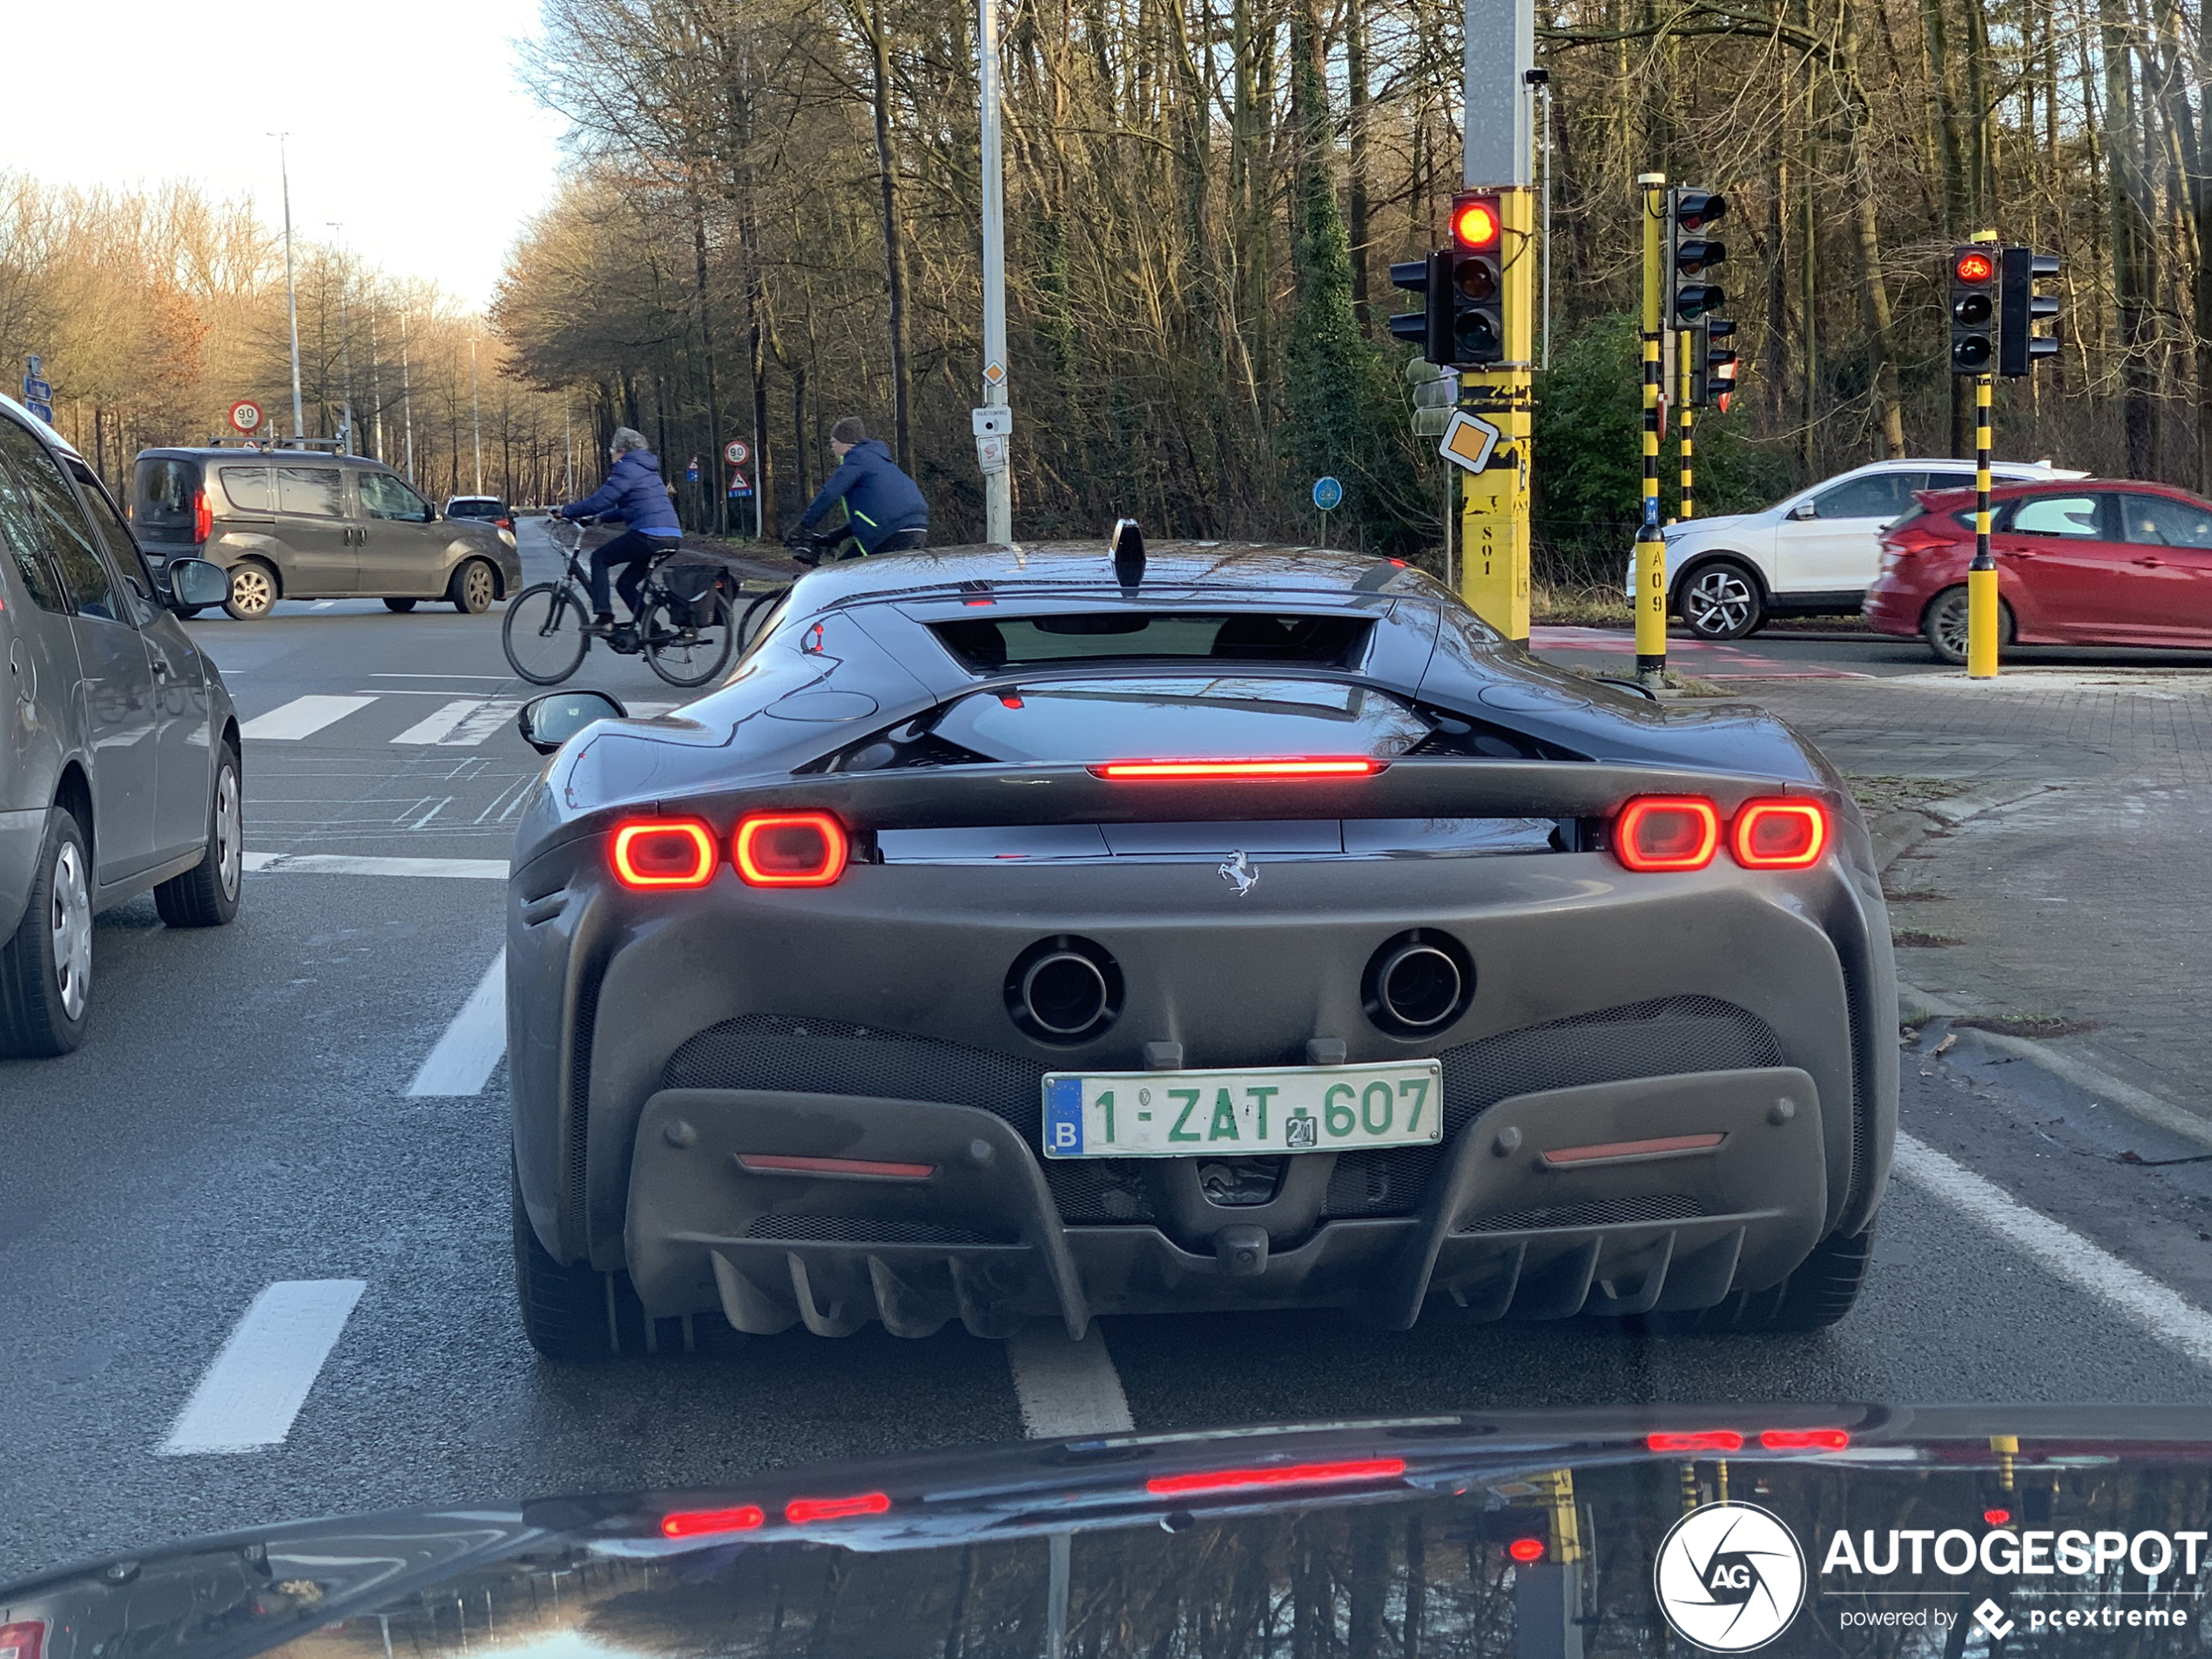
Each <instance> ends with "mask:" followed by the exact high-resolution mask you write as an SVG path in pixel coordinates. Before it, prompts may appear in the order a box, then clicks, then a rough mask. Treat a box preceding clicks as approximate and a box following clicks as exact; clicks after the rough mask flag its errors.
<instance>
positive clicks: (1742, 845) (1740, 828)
mask: <svg viewBox="0 0 2212 1659" xmlns="http://www.w3.org/2000/svg"><path fill="white" fill-rule="evenodd" d="M1762 838H1764V845H1763V844H1762ZM1729 851H1730V853H1734V854H1735V855H1736V861H1737V863H1738V864H1740V865H1742V866H1743V867H1744V868H1745V869H1747V870H1808V869H1811V867H1813V866H1814V865H1816V864H1817V863H1819V862H1820V860H1821V859H1822V858H1823V857H1824V856H1825V855H1826V853H1827V851H1828V809H1827V808H1826V807H1825V806H1822V805H1821V804H1820V803H1819V802H1818V801H1817V800H1751V801H1746V802H1744V803H1743V806H1741V807H1740V808H1738V809H1737V814H1736V821H1735V822H1734V823H1733V824H1731V825H1730V826H1729Z"/></svg>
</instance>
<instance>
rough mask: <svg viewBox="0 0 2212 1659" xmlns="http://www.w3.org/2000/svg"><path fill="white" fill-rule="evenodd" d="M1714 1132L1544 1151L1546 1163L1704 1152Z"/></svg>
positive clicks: (1717, 1138) (1714, 1143)
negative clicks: (1663, 1153) (1664, 1153)
mask: <svg viewBox="0 0 2212 1659" xmlns="http://www.w3.org/2000/svg"><path fill="white" fill-rule="evenodd" d="M1720 1143H1721V1137H1720V1136H1717V1135H1662V1136H1657V1137H1656V1138H1655V1139H1652V1140H1649V1141H1605V1142H1602V1143H1600V1144H1598V1145H1596V1146H1562V1147H1561V1148H1559V1149H1558V1150H1555V1151H1551V1152H1547V1153H1545V1154H1544V1162H1545V1163H1603V1162H1604V1161H1605V1160H1606V1159H1608V1158H1648V1157H1657V1156H1659V1155H1660V1154H1661V1153H1662V1152H1703V1151H1705V1150H1707V1149H1709V1148H1710V1147H1716V1146H1718V1145H1719V1144H1720Z"/></svg>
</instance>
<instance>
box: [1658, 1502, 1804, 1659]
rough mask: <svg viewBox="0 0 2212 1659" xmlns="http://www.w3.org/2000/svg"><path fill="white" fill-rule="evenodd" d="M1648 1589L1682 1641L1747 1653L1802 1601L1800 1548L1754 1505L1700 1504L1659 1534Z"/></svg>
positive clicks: (1784, 1625) (1786, 1624) (1780, 1627)
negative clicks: (1656, 1562) (1650, 1589)
mask: <svg viewBox="0 0 2212 1659" xmlns="http://www.w3.org/2000/svg"><path fill="white" fill-rule="evenodd" d="M1652 1588H1654V1589H1655V1590H1656V1592H1657V1594H1658V1597H1659V1610H1660V1611H1661V1612H1662V1614H1664V1615H1666V1620H1667V1622H1668V1624H1669V1626H1671V1627H1672V1628H1673V1629H1674V1632H1675V1634H1676V1635H1678V1636H1680V1637H1681V1638H1682V1639H1683V1641H1685V1642H1689V1643H1691V1644H1692V1645H1694V1646H1696V1647H1700V1648H1703V1649H1705V1650H1706V1651H1707V1652H1709V1653H1749V1652H1750V1651H1751V1650H1752V1649H1755V1648H1764V1646H1766V1644H1767V1643H1768V1642H1771V1641H1773V1640H1774V1639H1775V1637H1777V1636H1778V1635H1781V1634H1782V1633H1783V1632H1784V1630H1786V1629H1789V1628H1790V1621H1791V1620H1792V1619H1794V1618H1796V1617H1797V1611H1798V1609H1799V1608H1802V1607H1804V1601H1805V1556H1804V1550H1802V1549H1800V1548H1798V1547H1797V1539H1796V1538H1795V1537H1794V1536H1793V1535H1792V1534H1791V1531H1790V1529H1789V1528H1788V1527H1785V1526H1784V1525H1783V1524H1782V1523H1781V1521H1777V1520H1776V1519H1775V1517H1774V1516H1773V1515H1771V1514H1768V1513H1767V1511H1765V1510H1764V1509H1762V1508H1760V1507H1757V1505H1756V1504H1748V1503H1707V1504H1700V1505H1699V1506H1698V1507H1696V1508H1695V1509H1693V1510H1691V1511H1690V1512H1689V1514H1686V1515H1684V1516H1683V1518H1682V1519H1681V1520H1680V1521H1676V1522H1675V1524H1674V1525H1673V1526H1672V1527H1669V1528H1668V1530H1667V1535H1666V1537H1665V1538H1663V1539H1662V1540H1661V1541H1660V1543H1659V1560H1658V1564H1657V1565H1656V1567H1655V1568H1653V1570H1652Z"/></svg>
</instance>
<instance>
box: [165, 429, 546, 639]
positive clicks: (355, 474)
mask: <svg viewBox="0 0 2212 1659" xmlns="http://www.w3.org/2000/svg"><path fill="white" fill-rule="evenodd" d="M131 522H132V528H133V529H136V530H137V531H138V542H139V544H140V545H141V546H142V547H144V548H145V553H146V562H147V563H149V564H151V565H152V567H153V569H154V571H155V573H156V574H157V575H158V574H160V572H161V571H162V570H164V569H165V566H166V565H167V564H168V562H169V561H170V560H171V559H172V558H176V557H179V556H185V557H192V558H202V559H207V560H210V561H212V563H216V564H219V565H220V566H221V567H222V568H223V569H224V570H227V571H228V572H230V578H231V582H230V595H229V597H228V598H226V600H225V601H224V602H223V609H224V610H227V611H228V612H229V613H230V614H231V615H232V616H233V617H236V618H238V620H239V621H240V622H254V621H259V620H260V618H261V617H266V616H267V615H268V614H269V608H270V607H271V606H272V605H273V604H276V602H277V601H278V600H279V599H354V598H361V599H381V600H382V601H383V602H384V603H385V604H386V605H387V606H388V607H389V608H390V609H392V610H414V609H415V605H416V604H417V603H418V602H419V601H421V600H424V599H447V600H450V601H451V602H452V604H453V607H454V609H455V610H459V611H461V612H462V613H463V614H465V615H468V616H472V617H473V616H481V615H482V614H483V613H484V612H485V611H486V610H489V609H491V606H492V603H493V601H495V600H496V599H501V598H503V597H506V596H507V595H508V594H510V593H512V592H514V591H515V590H516V589H517V588H519V587H521V586H522V583H523V561H522V556H521V555H520V554H519V553H517V552H516V550H515V534H514V532H513V531H512V530H502V529H498V528H497V527H496V526H495V525H492V524H488V523H480V522H477V521H475V520H469V519H455V518H447V517H445V516H442V514H440V513H439V511H438V509H436V508H435V507H433V506H432V505H431V504H430V503H429V502H428V501H426V500H424V499H423V497H422V496H421V495H420V494H418V493H417V492H416V491H415V489H414V488H413V487H412V486H410V485H409V484H408V482H407V480H406V479H404V478H402V477H401V476H400V475H398V474H397V473H395V472H394V471H393V470H392V469H390V468H389V467H388V466H386V465H385V464H384V463H383V462H381V461H372V460H370V459H369V458H368V456H366V455H339V454H336V453H335V452H334V447H333V446H331V445H330V444H328V443H327V442H325V441H323V440H320V439H308V440H307V441H305V442H292V441H287V442H281V443H275V444H224V445H217V446H214V447H212V448H205V449H145V450H141V451H140V452H139V455H138V467H137V469H136V471H135V472H134V474H133V475H132V485H131Z"/></svg>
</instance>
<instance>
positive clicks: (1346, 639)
mask: <svg viewBox="0 0 2212 1659" xmlns="http://www.w3.org/2000/svg"><path fill="white" fill-rule="evenodd" d="M1373 625H1374V624H1373V619H1372V618H1371V617H1341V616H1322V617H1314V616H1298V615H1294V614H1291V613H1271V612H1264V611H1251V610H1238V611H1230V612H1225V613H1222V612H1216V613H1211V614H1210V613H1206V612H1203V611H1142V610H1103V611H1078V612H1072V613H1062V614H1059V615H1054V616H1042V617H961V618H960V619H959V620H958V621H955V622H941V623H936V624H932V626H933V628H934V631H935V633H936V635H937V637H938V638H939V639H940V640H941V641H942V642H943V643H944V644H945V646H946V648H947V649H948V650H949V651H951V652H952V653H953V655H954V656H955V657H957V658H960V660H961V662H962V663H963V664H966V665H967V666H968V667H969V668H972V669H976V670H979V671H986V672H988V671H995V670H998V669H1004V668H1018V667H1024V666H1027V665H1028V664H1049V665H1055V666H1056V665H1060V664H1071V663H1082V662H1101V661H1116V660H1126V659H1128V658H1146V657H1150V658H1203V659H1206V660H1211V661H1214V662H1244V663H1303V664H1311V665H1312V666H1316V667H1323V668H1341V667H1345V666H1347V665H1348V664H1351V663H1352V661H1354V660H1355V659H1356V658H1358V657H1359V652H1360V649H1361V647H1362V646H1364V645H1365V644H1366V638H1367V632H1368V630H1369V629H1370V628H1372V626H1373Z"/></svg>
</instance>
